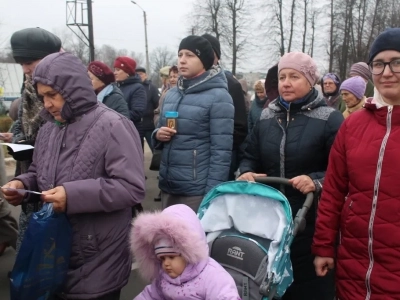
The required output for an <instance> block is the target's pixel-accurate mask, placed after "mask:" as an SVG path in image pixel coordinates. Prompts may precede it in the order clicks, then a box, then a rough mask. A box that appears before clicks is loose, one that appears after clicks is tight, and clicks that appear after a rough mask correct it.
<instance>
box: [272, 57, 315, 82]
mask: <svg viewBox="0 0 400 300" xmlns="http://www.w3.org/2000/svg"><path fill="white" fill-rule="evenodd" d="M282 69H293V70H296V71H298V72H300V73H301V74H303V75H304V77H306V78H307V80H308V82H309V83H310V84H311V86H314V85H315V84H316V83H317V81H318V79H319V73H318V69H317V64H316V63H315V61H314V60H313V59H312V58H311V56H309V55H308V54H305V53H303V52H289V53H286V54H285V55H283V56H282V57H281V59H280V60H279V63H278V74H279V73H280V72H281V70H282Z"/></svg>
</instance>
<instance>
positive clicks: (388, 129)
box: [365, 106, 393, 300]
mask: <svg viewBox="0 0 400 300" xmlns="http://www.w3.org/2000/svg"><path fill="white" fill-rule="evenodd" d="M392 110H393V106H389V107H388V113H387V116H386V134H385V136H384V138H383V140H382V144H381V148H380V150H379V158H378V164H377V168H376V175H375V183H374V195H373V198H372V209H371V216H370V218H369V225H368V255H369V267H368V271H367V274H366V276H365V286H366V288H367V295H366V296H365V300H370V299H371V294H372V291H371V273H372V269H373V268H374V252H373V242H374V235H373V234H374V232H373V229H374V220H375V214H376V206H377V204H378V193H379V183H380V180H381V173H382V163H383V157H384V154H385V149H386V145H387V141H388V139H389V135H390V132H391V130H392Z"/></svg>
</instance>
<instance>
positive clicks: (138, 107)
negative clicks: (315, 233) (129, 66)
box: [117, 74, 147, 134]
mask: <svg viewBox="0 0 400 300" xmlns="http://www.w3.org/2000/svg"><path fill="white" fill-rule="evenodd" d="M117 86H118V87H119V88H120V90H121V91H122V93H123V94H124V98H125V101H126V102H127V103H128V109H129V116H130V119H131V121H132V122H133V124H135V126H136V129H137V130H138V132H139V134H141V133H142V118H143V116H144V113H145V111H146V105H147V101H146V91H145V89H144V86H143V85H142V81H141V79H140V77H139V75H137V74H136V75H133V76H130V77H128V78H127V79H125V80H124V81H117Z"/></svg>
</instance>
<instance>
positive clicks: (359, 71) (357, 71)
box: [350, 62, 372, 80]
mask: <svg viewBox="0 0 400 300" xmlns="http://www.w3.org/2000/svg"><path fill="white" fill-rule="evenodd" d="M350 76H361V77H362V78H364V79H365V80H371V79H372V73H371V71H370V70H369V67H368V65H367V64H366V63H365V62H358V63H355V64H353V65H352V66H351V68H350Z"/></svg>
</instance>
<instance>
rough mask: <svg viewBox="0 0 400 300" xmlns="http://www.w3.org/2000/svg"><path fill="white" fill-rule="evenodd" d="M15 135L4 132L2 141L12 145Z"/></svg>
mask: <svg viewBox="0 0 400 300" xmlns="http://www.w3.org/2000/svg"><path fill="white" fill-rule="evenodd" d="M13 136H14V135H13V134H12V133H11V132H2V133H0V140H2V141H3V142H4V143H11V142H12V139H13Z"/></svg>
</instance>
